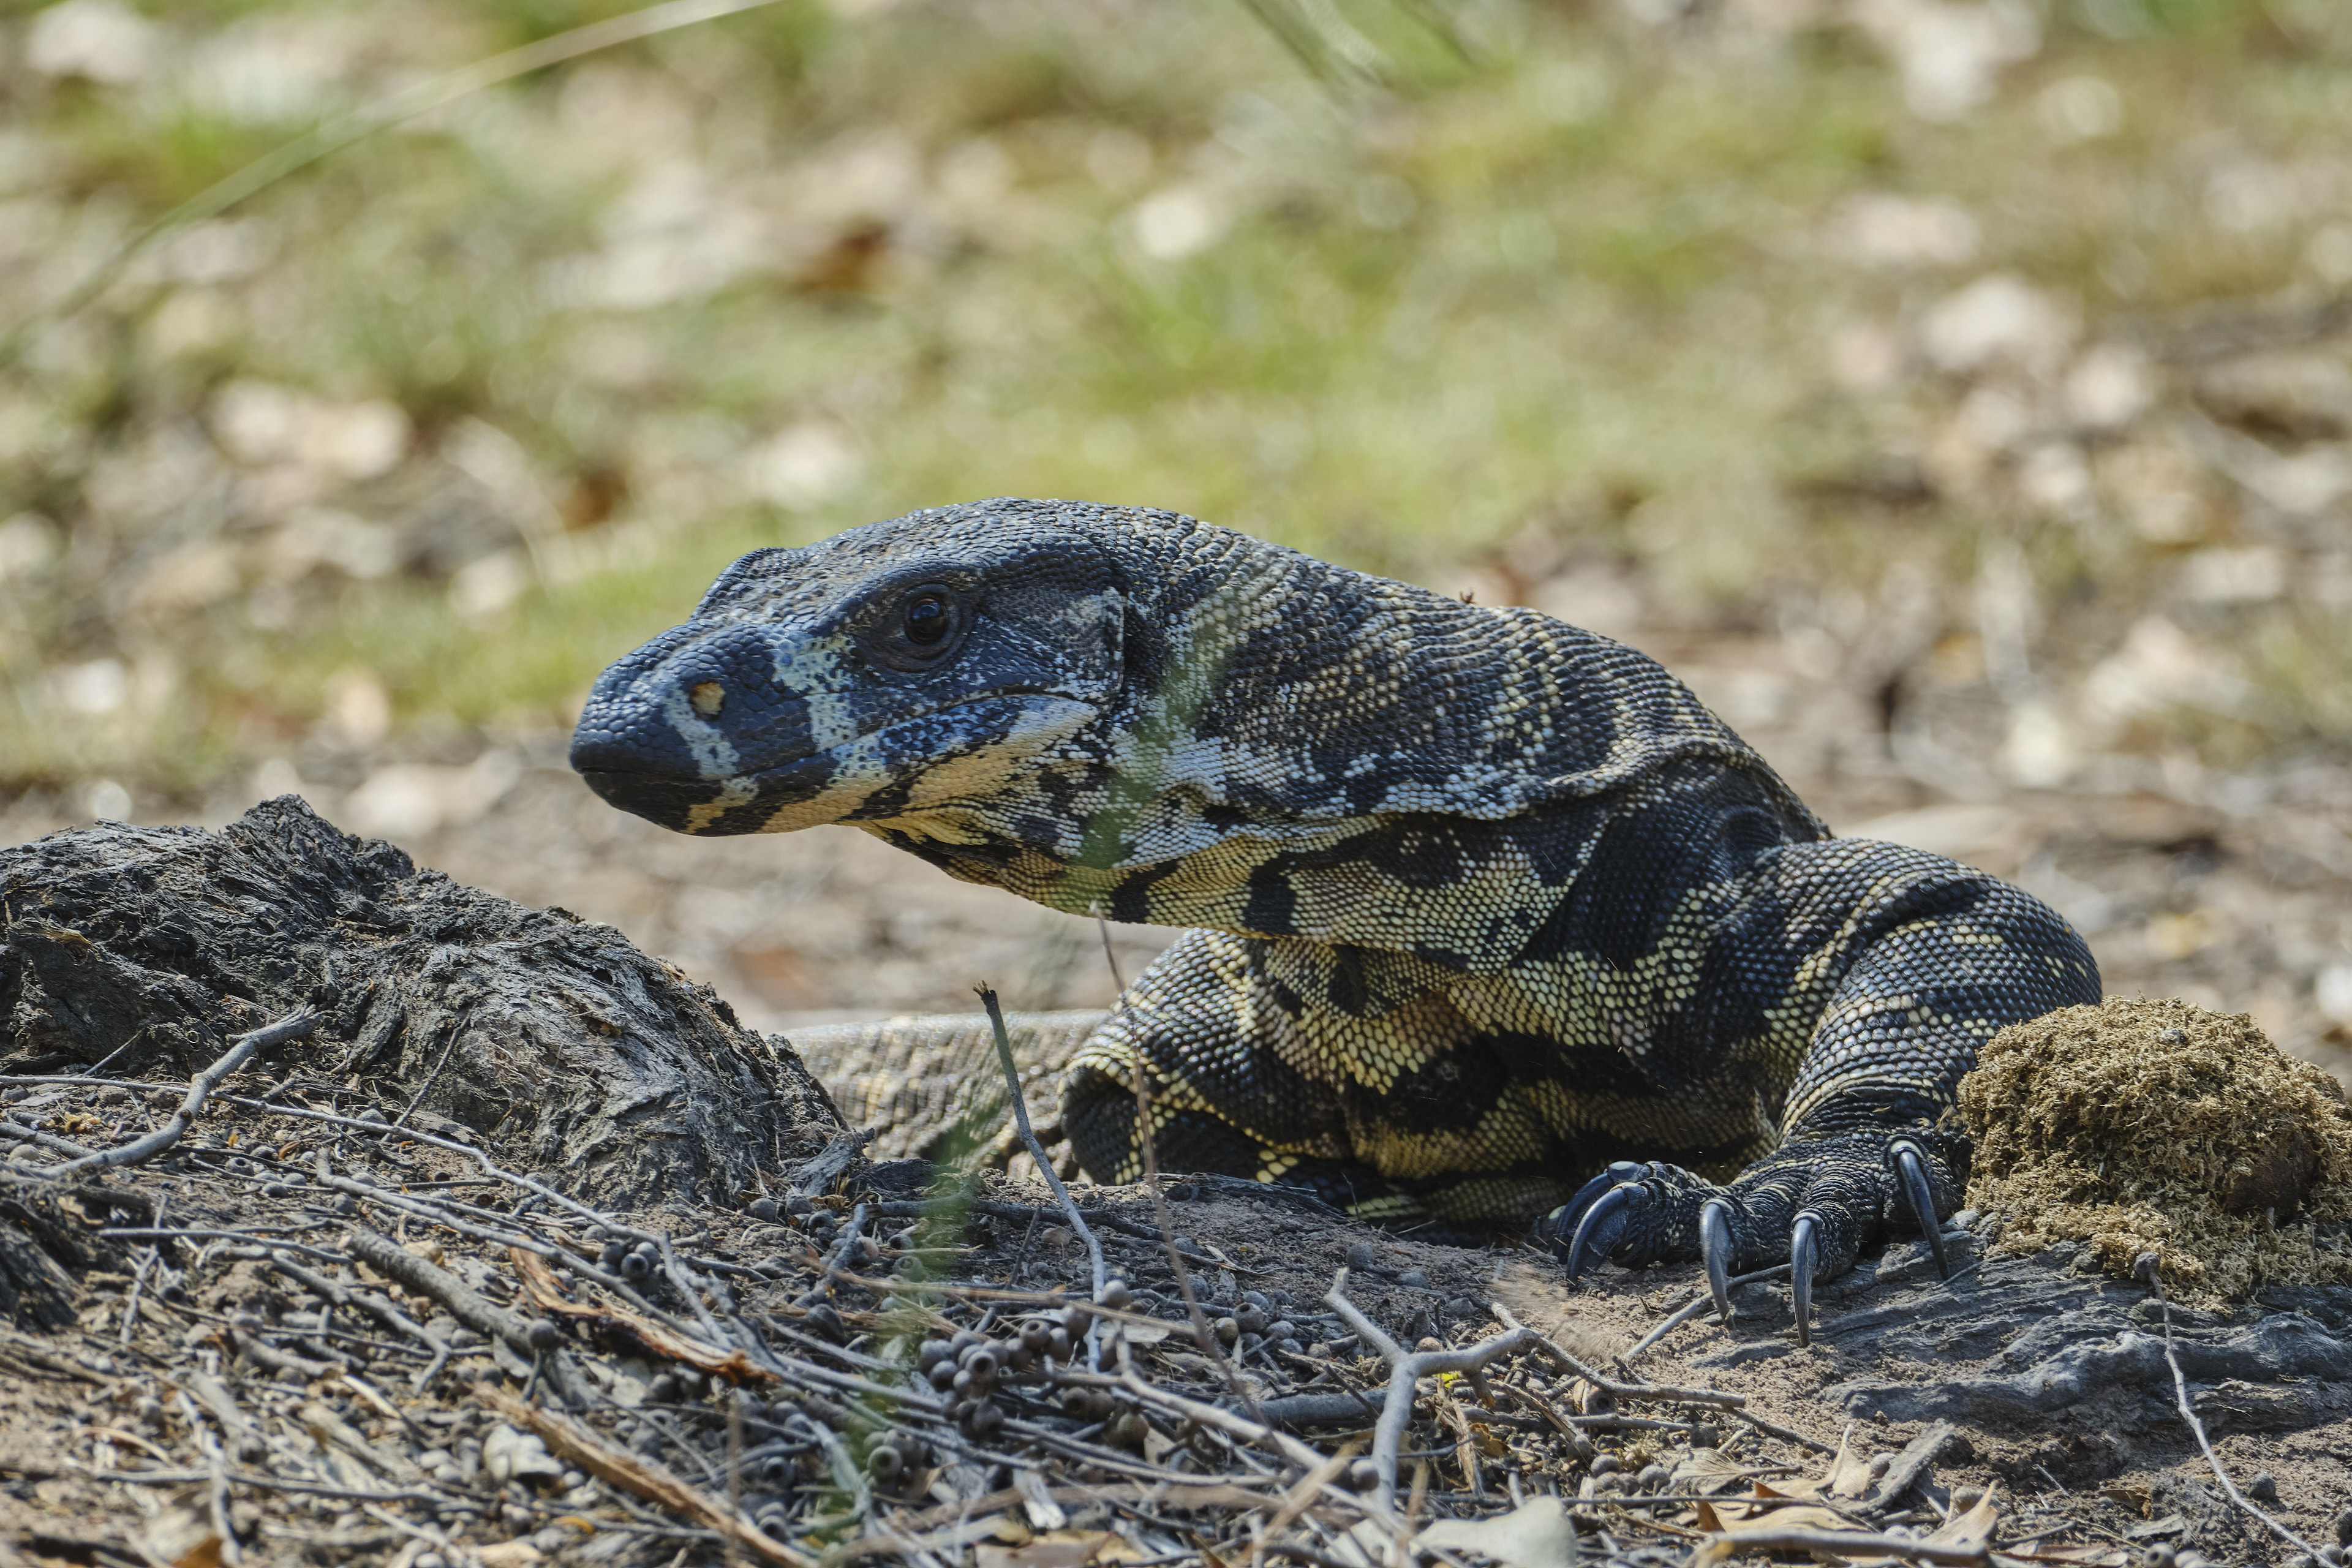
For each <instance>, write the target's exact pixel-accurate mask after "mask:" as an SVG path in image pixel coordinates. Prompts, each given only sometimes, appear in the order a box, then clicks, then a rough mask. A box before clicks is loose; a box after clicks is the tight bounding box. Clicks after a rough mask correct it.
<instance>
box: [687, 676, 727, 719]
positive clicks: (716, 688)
mask: <svg viewBox="0 0 2352 1568" xmlns="http://www.w3.org/2000/svg"><path fill="white" fill-rule="evenodd" d="M686 700H688V701H689V702H691V703H693V704H694V710H695V711H696V712H697V713H699V714H701V715H702V716H703V717H704V718H706V719H716V718H718V717H719V710H720V709H721V708H723V707H725V706H726V705H727V689H726V688H725V687H723V686H721V685H719V682H717V681H715V680H698V681H696V682H695V683H694V685H693V686H691V687H690V688H688V690H687V693H686Z"/></svg>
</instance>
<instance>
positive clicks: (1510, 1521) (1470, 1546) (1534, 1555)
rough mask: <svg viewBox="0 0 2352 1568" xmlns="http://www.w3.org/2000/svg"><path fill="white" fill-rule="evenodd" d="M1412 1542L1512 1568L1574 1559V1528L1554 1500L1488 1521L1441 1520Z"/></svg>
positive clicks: (1554, 1567)
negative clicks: (1478, 1557)
mask: <svg viewBox="0 0 2352 1568" xmlns="http://www.w3.org/2000/svg"><path fill="white" fill-rule="evenodd" d="M1414 1542H1415V1543H1416V1544H1418V1545H1424V1546H1438V1547H1444V1548H1447V1549H1449V1550H1452V1551H1455V1552H1477V1553H1478V1554H1479V1555H1480V1556H1482V1557H1491V1558H1493V1559H1494V1560H1495V1561H1496V1562H1497V1563H1511V1564H1513V1565H1514V1568H1566V1565H1567V1564H1569V1563H1574V1562H1575V1561H1576V1527H1575V1526H1574V1525H1572V1524H1570V1522H1569V1521H1568V1515H1567V1513H1566V1512H1565V1511H1564V1510H1562V1509H1561V1508H1560V1506H1559V1500H1557V1499H1554V1498H1537V1499H1535V1500H1531V1501H1528V1502H1525V1503H1522V1504H1520V1505H1519V1506H1518V1507H1517V1508H1515V1509H1513V1510H1511V1511H1510V1512H1508V1513H1503V1514H1496V1516H1495V1517H1494V1518H1492V1519H1475V1520H1474V1519H1441V1520H1439V1521H1437V1522H1436V1523H1434V1524H1433V1525H1431V1526H1430V1527H1429V1528H1428V1529H1426V1530H1424V1531H1422V1532H1421V1533H1420V1534H1419V1535H1418V1536H1416V1537H1414Z"/></svg>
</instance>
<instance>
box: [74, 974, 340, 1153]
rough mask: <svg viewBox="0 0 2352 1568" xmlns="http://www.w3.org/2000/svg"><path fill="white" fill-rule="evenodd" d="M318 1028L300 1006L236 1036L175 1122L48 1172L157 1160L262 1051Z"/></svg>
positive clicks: (313, 1014) (197, 1081)
mask: <svg viewBox="0 0 2352 1568" xmlns="http://www.w3.org/2000/svg"><path fill="white" fill-rule="evenodd" d="M318 1026H319V1014H318V1011H317V1009H315V1008H310V1007H297V1008H296V1009H294V1011H292V1012H291V1013H289V1014H287V1015H286V1016H284V1017H282V1018H279V1019H278V1020H277V1021H276V1022H274V1023H268V1024H264V1025H263V1026H261V1027H260V1028H258V1029H255V1030H253V1031H251V1032H250V1033H248V1034H243V1035H239V1036H238V1037H236V1044H234V1045H232V1046H230V1047H229V1048H228V1049H227V1050H226V1051H224V1052H222V1053H221V1056H220V1059H219V1060H217V1061H215V1062H214V1063H213V1065H212V1066H210V1067H208V1068H205V1070H204V1071H202V1072H200V1073H198V1074H197V1075H196V1076H195V1077H194V1079H191V1080H190V1081H189V1084H188V1093H187V1097H186V1098H185V1099H184V1100H181V1101H180V1108H179V1109H178V1110H175V1111H173V1113H172V1119H171V1120H170V1121H166V1122H165V1123H163V1126H161V1127H158V1128H157V1129H155V1131H152V1132H150V1133H148V1134H147V1135H146V1136H145V1137H143V1138H136V1139H133V1140H132V1141H131V1142H128V1143H124V1144H121V1145H119V1146H118V1147H115V1148H112V1149H100V1150H98V1151H96V1152H93V1153H88V1154H84V1155H83V1156H81V1157H80V1158H79V1159H78V1160H68V1161H67V1162H66V1163H64V1164H62V1165H57V1166H53V1167H51V1168H50V1169H49V1170H48V1171H47V1172H46V1173H45V1174H47V1176H49V1177H50V1178H52V1179H55V1178H57V1177H59V1176H70V1175H73V1174H74V1173H77V1172H80V1171H89V1170H104V1169H108V1168H110V1167H113V1166H118V1165H136V1164H140V1163H143V1162H145V1161H148V1160H152V1159H153V1158H154V1157H155V1156H156V1155H158V1154H161V1153H162V1152H163V1151H164V1150H166V1149H169V1148H170V1147H171V1146H172V1145H173V1144H174V1143H177V1142H179V1141H180V1140H181V1138H182V1137H184V1135H185V1134H186V1133H187V1131H188V1125H189V1123H191V1122H193V1121H195V1119H196V1118H197V1117H199V1116H201V1115H203V1114H204V1110H205V1100H206V1098H207V1097H209V1096H210V1095H211V1093H212V1091H213V1090H214V1089H217V1088H219V1087H220V1082H221V1080H222V1079H225V1078H226V1077H228V1076H229V1074H231V1073H233V1072H235V1071H236V1069H237V1068H241V1067H243V1066H244V1065H245V1064H246V1063H247V1062H248V1061H251V1060H252V1059H253V1058H254V1057H255V1056H257V1054H259V1053H260V1052H262V1051H266V1050H269V1049H271V1048H272V1047H277V1046H282V1045H284V1044H285V1043H286V1042H287V1041H289V1040H299V1039H300V1038H301V1037H303V1036H305V1035H307V1034H309V1033H310V1031H311V1030H313V1029H315V1028H317V1027H318Z"/></svg>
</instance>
